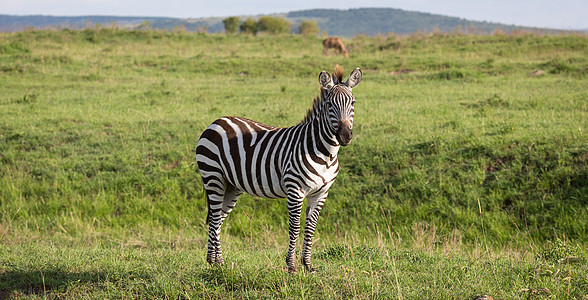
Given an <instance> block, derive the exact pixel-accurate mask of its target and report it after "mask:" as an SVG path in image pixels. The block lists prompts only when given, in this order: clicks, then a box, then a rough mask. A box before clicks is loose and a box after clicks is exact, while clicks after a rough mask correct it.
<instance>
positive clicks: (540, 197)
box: [0, 28, 588, 299]
mask: <svg viewBox="0 0 588 300" xmlns="http://www.w3.org/2000/svg"><path fill="white" fill-rule="evenodd" d="M346 43H347V44H348V45H349V47H350V49H351V50H350V55H349V58H347V59H345V58H342V57H341V56H335V55H333V54H331V55H327V56H323V55H322V45H321V40H320V38H318V37H304V36H300V35H281V36H248V35H216V34H198V33H187V32H168V31H151V30H137V31H134V30H123V29H120V28H93V29H86V30H79V31H74V30H61V31H56V30H40V31H26V32H18V33H2V34H0V95H2V97H0V298H6V297H24V296H29V297H31V298H166V297H168V298H191V299H201V298H215V299H216V298H220V297H223V298H270V297H274V298H310V297H317V298H337V299H348V298H360V299H374V298H411V299H416V298H425V297H427V296H429V297H440V298H459V299H463V298H474V297H475V296H479V295H482V294H489V295H491V296H492V297H493V298H495V299H527V298H529V297H538V298H542V297H543V298H578V299H582V297H586V296H587V293H586V291H588V278H587V277H586V274H587V273H588V269H587V268H588V263H587V262H588V253H587V250H586V249H587V246H588V137H587V136H586V126H587V120H588V117H587V113H588V112H587V107H586V103H588V102H587V99H588V87H587V85H586V77H587V76H588V53H587V51H588V50H587V48H586V45H587V44H588V38H587V37H586V36H585V35H578V34H567V35H545V36H542V35H535V34H521V33H515V34H511V35H509V34H497V35H489V36H476V35H461V34H443V33H439V32H437V33H431V34H423V33H418V34H413V35H406V36H398V35H390V36H379V37H367V36H357V37H355V38H353V39H346ZM336 64H340V65H342V66H343V68H344V69H345V73H346V74H349V71H351V70H353V69H354V68H355V67H357V66H359V67H361V68H362V70H363V74H364V77H363V80H362V82H361V84H360V86H358V87H357V88H356V89H354V94H355V96H356V98H357V104H356V109H355V118H356V119H355V122H354V135H355V140H354V141H353V142H352V143H351V145H350V146H348V147H346V148H343V149H341V151H340V154H339V155H340V156H339V159H340V161H341V166H340V167H341V173H340V175H339V177H338V178H337V180H336V182H335V183H334V185H333V188H332V189H331V191H330V194H329V198H328V199H327V202H326V204H325V207H324V209H323V211H322V213H321V216H320V218H319V221H318V226H317V234H316V242H315V244H314V248H313V263H314V264H315V266H316V268H317V269H318V271H317V273H316V274H307V273H303V272H299V273H296V274H289V273H287V272H286V271H285V270H284V269H285V263H284V257H285V249H286V247H287V235H288V233H287V211H286V201H285V200H266V199H260V198H255V197H250V196H247V195H244V196H242V198H240V200H239V202H238V203H237V206H236V207H235V210H234V212H233V213H232V214H231V215H230V216H229V217H228V219H227V221H226V223H225V225H224V226H223V231H222V233H221V240H222V241H223V243H224V244H223V245H224V248H223V249H224V255H225V260H226V262H227V264H226V265H225V266H224V267H209V266H208V265H207V264H206V263H205V260H204V257H205V251H206V249H205V248H206V238H207V232H206V226H205V224H204V221H205V219H206V217H205V216H206V206H205V201H204V198H203V197H204V196H203V192H202V185H201V181H200V177H199V175H198V170H197V167H196V165H195V153H194V150H195V145H196V141H197V140H198V137H199V136H200V134H201V133H202V131H203V130H204V129H205V128H206V127H207V126H208V125H209V124H210V123H211V122H212V121H213V120H215V119H216V118H218V117H221V116H224V115H239V116H243V117H246V118H250V119H254V120H258V121H261V122H264V123H267V124H271V125H275V126H290V125H294V124H297V123H298V122H299V121H301V120H302V118H303V117H304V115H305V113H306V111H307V109H308V108H309V107H310V105H311V103H312V98H313V97H314V96H315V95H317V93H318V87H317V76H318V74H319V72H320V71H321V70H323V69H326V70H329V71H330V70H331V69H332V68H333V67H334V66H335V65H336ZM537 70H542V75H537V74H540V73H541V72H535V71H537ZM303 211H304V210H303ZM299 246H300V243H299ZM298 251H300V249H299V250H298Z"/></svg>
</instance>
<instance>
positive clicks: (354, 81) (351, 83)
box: [345, 68, 361, 88]
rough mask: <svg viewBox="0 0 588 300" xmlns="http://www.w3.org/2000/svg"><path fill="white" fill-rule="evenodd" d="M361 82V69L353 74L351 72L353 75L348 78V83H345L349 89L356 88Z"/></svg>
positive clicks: (357, 69) (356, 69)
mask: <svg viewBox="0 0 588 300" xmlns="http://www.w3.org/2000/svg"><path fill="white" fill-rule="evenodd" d="M360 81H361V70H360V69H359V68H355V70H353V72H351V74H350V75H349V78H347V81H345V83H346V84H347V86H348V87H349V88H354V87H356V86H357V85H358V84H359V82H360Z"/></svg>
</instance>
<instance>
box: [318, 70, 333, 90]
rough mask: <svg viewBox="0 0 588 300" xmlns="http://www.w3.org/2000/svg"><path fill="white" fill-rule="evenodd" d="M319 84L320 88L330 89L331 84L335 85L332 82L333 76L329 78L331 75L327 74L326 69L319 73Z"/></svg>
mask: <svg viewBox="0 0 588 300" xmlns="http://www.w3.org/2000/svg"><path fill="white" fill-rule="evenodd" d="M319 84H320V85H321V88H323V89H326V90H329V89H331V88H332V87H333V85H335V84H334V83H333V78H331V75H329V73H328V72H327V71H322V72H321V73H320V74H319Z"/></svg>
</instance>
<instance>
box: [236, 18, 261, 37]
mask: <svg viewBox="0 0 588 300" xmlns="http://www.w3.org/2000/svg"><path fill="white" fill-rule="evenodd" d="M239 29H240V30H241V32H243V33H251V34H253V35H256V34H257V31H258V29H259V27H258V24H257V22H255V20H253V19H251V18H249V19H247V20H245V22H243V24H241V26H239Z"/></svg>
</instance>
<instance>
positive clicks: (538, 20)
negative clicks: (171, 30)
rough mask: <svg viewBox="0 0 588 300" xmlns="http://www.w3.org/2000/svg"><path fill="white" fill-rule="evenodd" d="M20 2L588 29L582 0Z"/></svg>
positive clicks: (59, 13) (14, 11)
mask: <svg viewBox="0 0 588 300" xmlns="http://www.w3.org/2000/svg"><path fill="white" fill-rule="evenodd" d="M16 2H17V1H12V0H0V7H3V9H2V11H0V14H4V15H13V16H50V17H84V16H111V17H144V18H176V19H201V18H224V17H229V16H257V15H272V14H284V13H288V12H293V11H303V10H313V9H339V10H349V9H358V8H382V9H383V8H391V9H400V10H404V11H411V12H420V13H428V14H434V15H442V16H448V17H456V18H461V19H466V20H469V21H480V22H491V23H500V24H504V25H515V26H524V27H537V28H545V29H562V30H585V29H588V18H585V13H584V12H585V11H588V2H586V3H584V2H583V1H579V0H560V1H558V2H556V1H549V0H541V1H529V0H524V1H516V2H513V1H508V0H497V1H494V2H492V3H481V2H480V3H478V2H476V3H471V2H468V1H466V0H444V1H433V0H420V1H414V2H412V3H404V2H402V1H383V0H368V1H364V2H363V3H362V7H355V4H356V3H355V2H352V1H347V0H343V1H341V3H340V4H341V5H340V6H339V7H337V8H322V7H316V4H315V2H312V1H308V0H302V1H298V2H297V3H291V2H280V1H277V2H276V1H254V2H248V3H241V2H239V1H236V0H220V1H215V2H214V3H208V2H206V3H205V2H204V1H193V2H185V1H184V0H168V1H167V2H166V3H160V2H158V1H156V0H144V1H141V2H139V1H138V0H127V1H122V2H121V1H115V0H80V1H73V0H53V1H51V3H49V4H47V3H46V2H45V1H44V0H23V1H18V3H16ZM531 7H532V8H533V10H532V11H531V9H530V8H531Z"/></svg>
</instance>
